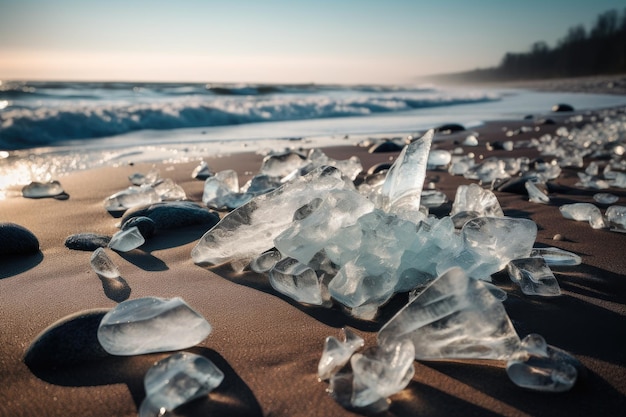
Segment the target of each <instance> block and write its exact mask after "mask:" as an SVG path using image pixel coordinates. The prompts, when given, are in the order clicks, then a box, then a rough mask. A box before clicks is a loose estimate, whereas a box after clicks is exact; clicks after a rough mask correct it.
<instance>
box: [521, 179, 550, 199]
mask: <svg viewBox="0 0 626 417" xmlns="http://www.w3.org/2000/svg"><path fill="white" fill-rule="evenodd" d="M524 186H525V187H526V191H528V201H530V202H532V203H541V204H548V203H549V202H550V197H548V196H547V195H546V194H545V193H544V192H543V191H541V190H540V189H539V188H538V187H537V185H536V184H535V183H534V182H532V181H526V182H525V183H524Z"/></svg>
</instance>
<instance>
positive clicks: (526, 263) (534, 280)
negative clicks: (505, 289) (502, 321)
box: [507, 257, 561, 297]
mask: <svg viewBox="0 0 626 417" xmlns="http://www.w3.org/2000/svg"><path fill="white" fill-rule="evenodd" d="M507 271H508V273H509V277H510V278H511V281H513V282H514V283H516V284H518V285H519V286H520V288H521V289H522V292H523V293H524V294H526V295H540V296H543V297H555V296H558V295H561V288H560V287H559V283H558V281H557V280H556V277H555V276H554V274H553V273H552V271H551V270H550V267H549V266H548V265H547V264H546V262H545V261H544V260H543V258H541V257H540V258H522V259H513V260H512V261H511V262H509V264H508V265H507Z"/></svg>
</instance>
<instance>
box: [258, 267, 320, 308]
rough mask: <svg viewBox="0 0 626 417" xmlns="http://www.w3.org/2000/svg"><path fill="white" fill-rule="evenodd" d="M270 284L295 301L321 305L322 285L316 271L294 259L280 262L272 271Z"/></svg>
mask: <svg viewBox="0 0 626 417" xmlns="http://www.w3.org/2000/svg"><path fill="white" fill-rule="evenodd" d="M269 276H270V284H271V285H272V287H273V288H274V289H275V290H276V291H278V292H280V293H282V294H285V295H287V296H288V297H291V298H293V299H294V300H296V301H298V302H301V303H307V304H313V305H321V304H322V303H323V301H324V300H323V298H322V283H321V281H320V279H319V278H318V276H317V274H316V273H315V271H314V270H313V269H312V268H310V267H309V266H307V265H306V264H303V263H300V262H299V261H298V260H296V259H293V258H284V259H282V260H280V261H279V262H278V263H276V265H275V266H274V268H272V269H271V270H270V273H269Z"/></svg>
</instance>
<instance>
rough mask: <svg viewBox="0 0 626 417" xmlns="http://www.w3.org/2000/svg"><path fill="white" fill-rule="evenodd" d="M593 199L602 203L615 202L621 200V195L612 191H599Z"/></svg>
mask: <svg viewBox="0 0 626 417" xmlns="http://www.w3.org/2000/svg"><path fill="white" fill-rule="evenodd" d="M593 199H594V200H595V201H596V202H598V203H600V204H613V203H616V202H617V200H619V197H618V196H616V195H615V194H610V193H597V194H594V195H593Z"/></svg>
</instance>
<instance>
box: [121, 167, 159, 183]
mask: <svg viewBox="0 0 626 417" xmlns="http://www.w3.org/2000/svg"><path fill="white" fill-rule="evenodd" d="M160 175H161V174H160V172H159V170H158V169H156V168H152V169H150V171H148V173H147V174H145V175H144V174H142V173H140V172H136V173H134V174H132V175H129V176H128V180H129V181H130V182H131V184H133V185H145V184H148V185H150V184H154V183H155V182H157V181H158V180H159V177H160Z"/></svg>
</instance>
